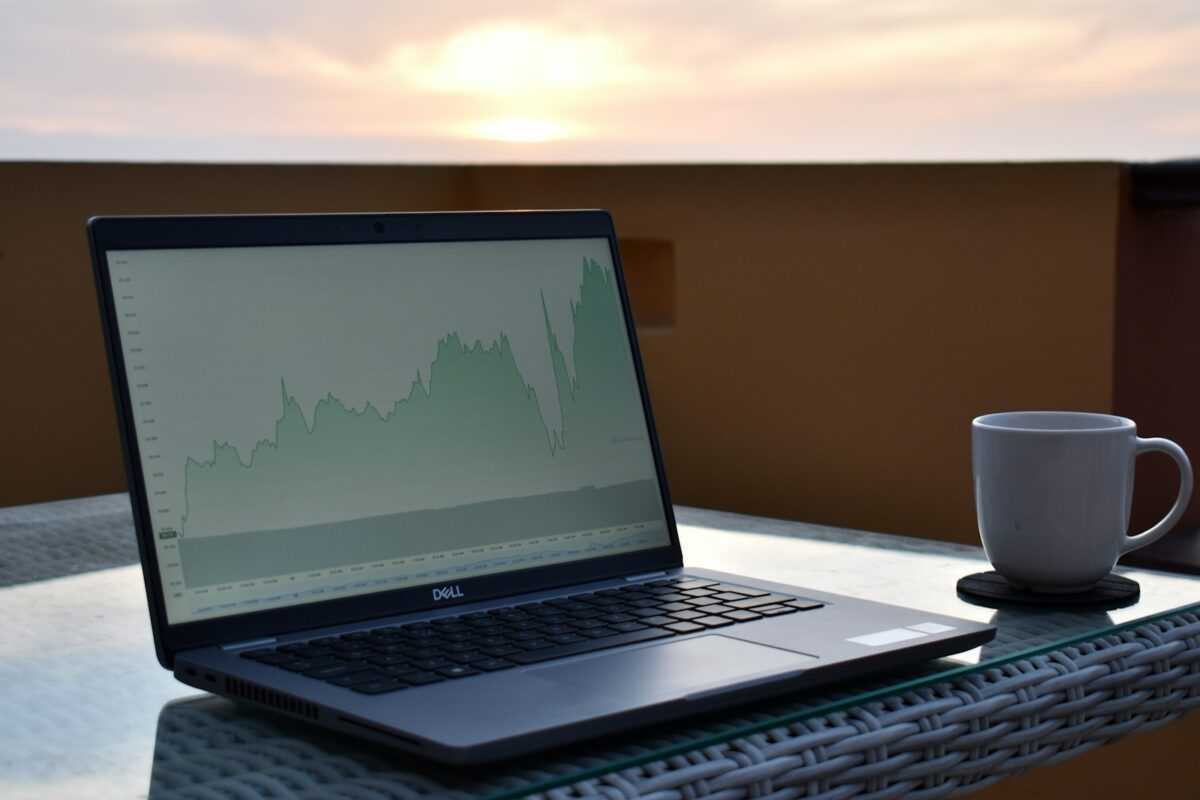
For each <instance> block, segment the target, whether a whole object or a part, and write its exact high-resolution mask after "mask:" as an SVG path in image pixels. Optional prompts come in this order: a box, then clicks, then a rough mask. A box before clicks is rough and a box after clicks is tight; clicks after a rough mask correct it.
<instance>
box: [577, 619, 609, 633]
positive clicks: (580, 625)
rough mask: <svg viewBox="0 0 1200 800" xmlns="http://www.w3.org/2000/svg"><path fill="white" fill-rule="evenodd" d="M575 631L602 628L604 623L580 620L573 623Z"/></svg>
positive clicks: (595, 620) (596, 620) (594, 620)
mask: <svg viewBox="0 0 1200 800" xmlns="http://www.w3.org/2000/svg"><path fill="white" fill-rule="evenodd" d="M573 626H574V627H575V628H576V629H577V630H581V631H586V630H587V629H588V628H603V627H604V622H603V621H602V620H599V619H581V620H577V621H576V622H575V623H573Z"/></svg>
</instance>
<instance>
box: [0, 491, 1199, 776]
mask: <svg viewBox="0 0 1200 800" xmlns="http://www.w3.org/2000/svg"><path fill="white" fill-rule="evenodd" d="M107 502H109V503H110V504H111V502H112V501H111V499H109V500H108V501H107ZM3 513H4V512H0V523H2V521H3ZM678 513H679V521H680V525H681V538H682V542H683V546H684V553H685V557H686V559H687V561H688V562H689V564H691V565H694V566H698V567H710V568H715V569H721V570H727V571H730V572H736V573H743V574H753V575H758V576H761V577H763V578H764V579H768V580H777V581H781V582H785V583H792V584H796V585H799V586H804V587H809V588H813V589H818V590H826V591H831V592H838V593H844V594H849V595H856V596H860V597H866V598H870V599H873V600H880V601H883V602H893V603H896V604H902V605H907V606H912V607H916V608H921V609H925V610H928V611H932V612H938V613H945V614H950V615H954V616H961V617H966V618H969V619H974V620H979V621H983V622H987V621H991V622H993V623H995V624H996V625H997V626H998V627H999V632H998V635H997V637H996V639H995V640H994V641H993V642H990V643H989V644H988V645H987V646H986V647H984V648H978V649H976V650H973V651H970V652H967V653H963V654H959V655H956V656H954V657H952V658H947V659H942V660H940V661H936V662H931V663H927V664H923V665H920V666H918V667H915V668H911V669H908V670H906V671H903V672H890V673H888V674H886V675H882V676H876V677H875V678H872V679H870V680H864V681H857V682H854V683H849V684H841V685H836V686H833V687H830V688H828V689H825V690H821V691H819V692H810V693H805V694H800V695H791V696H779V697H775V698H772V699H771V700H769V701H765V702H761V703H758V704H756V705H754V706H750V707H742V708H738V709H734V710H732V711H726V712H723V713H720V714H717V715H714V716H711V717H708V718H700V719H689V720H686V721H684V722H682V723H674V724H672V725H669V726H663V727H661V728H657V729H653V728H652V729H642V730H639V731H635V732H633V733H630V734H626V735H623V736H620V737H613V738H610V739H607V740H602V741H594V742H590V743H586V744H583V745H579V746H575V747H571V748H569V749H564V750H560V751H555V752H550V753H545V754H542V755H540V756H538V757H536V758H530V759H526V760H524V761H520V762H508V763H502V764H497V765H493V766H491V767H489V768H486V769H482V770H476V771H474V772H464V771H462V770H457V771H454V772H445V771H442V770H439V769H437V768H435V767H432V766H430V765H429V764H427V763H419V762H415V761H413V760H411V759H407V758H405V757H403V756H400V755H398V754H396V753H394V752H391V751H388V750H385V749H382V748H378V747H375V746H373V745H367V744H362V743H359V742H356V741H351V740H347V739H344V738H341V737H337V736H335V735H332V734H327V733H325V732H323V731H321V730H319V729H317V728H314V727H312V726H309V725H306V724H304V723H301V722H294V721H291V720H288V719H284V718H282V717H279V716H275V715H273V714H270V713H266V712H260V711H257V710H253V709H248V708H245V707H241V706H238V705H235V704H233V703H231V702H228V701H225V700H222V699H218V698H214V697H204V696H202V697H194V693H193V692H192V691H191V690H190V689H189V688H188V687H185V686H182V685H180V684H178V683H176V682H174V680H173V679H172V678H171V677H170V675H169V674H168V673H167V672H165V671H164V670H162V669H161V668H160V667H159V666H158V665H157V663H156V662H155V661H154V655H153V648H152V644H151V640H150V632H149V623H148V620H147V616H146V609H145V600H144V596H143V594H142V586H141V577H140V574H139V571H138V568H137V567H122V568H117V569H108V570H102V571H98V572H92V573H87V574H81V575H75V576H71V577H64V578H59V579H54V580H43V581H39V582H32V583H25V584H22V585H17V586H11V587H9V588H5V589H0V608H2V609H3V612H4V615H5V617H6V620H7V625H8V626H11V627H8V628H7V629H6V635H5V637H4V639H3V641H0V713H3V714H4V715H5V718H6V720H8V721H9V723H10V724H8V725H6V726H4V727H3V728H2V729H0V754H2V755H0V758H2V759H3V760H4V764H3V769H2V770H0V796H4V797H44V796H51V795H54V794H75V795H80V796H82V795H89V796H106V797H133V796H140V795H143V794H144V793H145V792H146V788H147V784H148V783H149V787H150V792H151V796H152V797H276V796H296V797H317V796H321V797H327V796H330V795H331V794H333V795H334V796H343V797H453V796H461V797H492V798H499V797H518V796H524V795H526V794H529V793H534V792H542V791H546V790H549V789H550V788H552V787H554V786H565V785H569V784H574V783H576V782H578V781H580V780H584V779H587V778H592V777H595V776H600V775H605V774H607V773H611V772H612V771H614V770H619V769H625V768H629V767H632V766H634V765H639V764H645V763H649V762H656V761H659V760H662V759H668V760H669V759H670V757H672V756H676V755H678V754H688V753H694V752H695V751H697V750H698V749H702V748H707V747H710V746H713V745H716V744H718V743H722V742H726V741H728V740H730V739H733V738H736V737H745V736H750V735H751V734H754V733H755V732H760V731H767V730H773V729H776V728H778V727H779V726H781V725H784V724H790V723H794V722H796V721H797V720H805V719H809V718H813V717H815V716H816V715H820V714H827V713H830V712H832V711H837V710H854V709H857V708H861V707H862V706H863V704H865V703H867V702H868V701H871V700H873V699H879V698H887V697H892V696H895V695H898V694H900V693H901V692H909V693H910V694H911V692H912V690H914V689H917V690H919V691H918V693H920V692H924V691H927V690H924V689H920V687H925V686H932V685H934V684H941V683H944V682H946V681H948V680H950V679H954V678H957V677H961V676H964V675H970V674H976V673H978V672H980V671H981V670H986V669H987V668H990V667H994V666H996V665H1000V664H1010V663H1014V662H1016V661H1018V660H1021V659H1026V658H1029V657H1031V656H1033V655H1034V654H1036V653H1041V652H1047V651H1056V650H1057V649H1058V648H1061V647H1063V646H1065V645H1066V644H1068V643H1070V642H1076V641H1086V640H1094V639H1097V638H1098V637H1101V636H1103V635H1105V634H1107V633H1111V632H1113V631H1115V630H1119V629H1121V628H1128V627H1130V626H1133V625H1140V624H1143V623H1145V622H1146V621H1147V620H1150V619H1154V618H1159V617H1165V616H1167V615H1169V614H1171V613H1173V612H1176V611H1178V610H1181V609H1186V608H1189V607H1191V606H1193V605H1195V604H1197V603H1200V580H1198V579H1195V578H1189V577H1186V576H1175V575H1168V574H1164V573H1156V572H1151V571H1146V570H1127V569H1122V570H1120V571H1121V573H1122V574H1125V575H1127V576H1129V577H1132V578H1134V579H1135V580H1137V581H1139V583H1140V584H1141V588H1142V594H1141V598H1140V599H1139V601H1138V602H1137V603H1136V604H1134V605H1132V606H1129V607H1126V608H1118V609H1112V610H1108V611H1068V610H1057V611H1055V610H1049V611H1048V610H1039V609H1030V608H1011V609H1004V610H993V609H990V608H984V607H980V606H975V605H971V604H969V603H966V602H964V601H963V600H961V599H959V597H958V596H957V595H956V593H955V589H954V585H955V582H956V580H957V579H958V578H959V577H961V576H962V575H964V574H967V573H970V572H978V571H980V570H983V569H986V567H987V565H986V562H985V561H984V559H983V555H982V552H981V551H980V550H979V549H978V548H972V547H965V546H960V545H952V544H943V543H937V542H929V541H924V540H918V539H907V538H902V537H894V536H885V535H879V534H870V533H861V532H854V531H846V530H840V529H832V528H825V527H821V526H813V525H804V524H798V523H790V522H781V521H774V520H764V519H759V518H752V517H746V516H741V515H735V514H727V513H722V512H712V511H701V510H694V509H679V511H678ZM87 519H88V516H87V514H77V515H75V516H73V517H72V518H71V519H70V520H66V521H64V520H61V519H60V520H58V522H57V523H56V524H58V525H62V524H67V525H77V526H78V535H79V536H80V537H86V536H87V530H88V523H87ZM931 696H932V695H931ZM689 758H692V756H689ZM697 758H698V757H697ZM335 787H337V793H336V794H335V793H334V788H335Z"/></svg>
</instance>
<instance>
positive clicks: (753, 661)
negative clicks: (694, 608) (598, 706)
mask: <svg viewBox="0 0 1200 800" xmlns="http://www.w3.org/2000/svg"><path fill="white" fill-rule="evenodd" d="M817 660H818V659H817V658H816V657H814V656H810V655H807V654H805V653H797V652H793V651H791V650H781V649H779V648H777V647H769V646H767V645H762V644H755V643H753V642H747V641H743V640H741V639H731V638H727V637H725V636H720V635H709V636H699V637H696V638H693V639H680V640H676V641H671V642H664V643H663V644H658V645H651V646H649V647H643V648H641V649H638V650H626V651H621V652H615V653H598V654H596V655H594V656H590V657H586V658H582V659H579V660H574V661H570V662H566V663H563V664H551V665H548V666H544V667H534V668H532V669H530V670H528V671H527V673H526V674H527V675H529V676H531V677H537V678H539V679H541V680H544V681H549V682H550V683H553V684H555V685H556V686H557V687H562V688H569V689H571V690H572V694H573V696H575V697H578V698H579V700H580V702H581V703H588V702H589V701H590V702H595V701H596V699H598V698H602V699H603V700H604V701H605V702H606V704H612V703H613V701H614V700H615V701H617V703H618V704H619V705H621V706H624V705H626V704H630V705H641V704H645V703H655V702H662V701H665V700H676V699H679V698H686V697H688V696H689V695H701V694H705V693H707V692H708V691H710V690H712V689H717V688H720V689H728V688H730V687H731V686H734V685H737V684H740V683H749V682H752V681H754V680H755V679H757V678H768V677H777V676H779V675H780V674H782V673H786V672H792V671H798V670H802V669H804V668H806V667H809V666H812V665H813V664H814V662H816V661H817Z"/></svg>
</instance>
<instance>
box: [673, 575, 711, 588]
mask: <svg viewBox="0 0 1200 800" xmlns="http://www.w3.org/2000/svg"><path fill="white" fill-rule="evenodd" d="M672 583H674V584H675V588H676V589H703V588H704V587H705V586H712V585H714V584H715V583H716V581H706V580H701V579H699V578H688V577H686V576H684V577H682V578H676V579H675V580H674V581H672Z"/></svg>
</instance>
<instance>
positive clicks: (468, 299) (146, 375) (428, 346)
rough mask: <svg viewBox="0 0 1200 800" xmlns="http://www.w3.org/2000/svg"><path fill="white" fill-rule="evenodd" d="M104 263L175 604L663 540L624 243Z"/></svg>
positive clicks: (414, 579) (329, 590)
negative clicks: (627, 296) (633, 344)
mask: <svg viewBox="0 0 1200 800" xmlns="http://www.w3.org/2000/svg"><path fill="white" fill-rule="evenodd" d="M108 263H109V271H110V273H111V279H112V289H113V299H114V305H115V316H116V319H117V327H118V330H119V347H120V348H121V350H122V353H123V357H124V363H125V374H126V380H127V381H128V384H129V385H128V390H129V397H130V401H131V409H132V415H133V419H134V426H135V434H136V437H137V441H138V451H139V452H138V456H139V458H140V462H141V469H142V473H143V478H144V482H145V492H146V496H147V499H148V503H149V510H150V516H151V520H152V524H153V530H154V541H155V545H156V547H157V550H158V552H157V555H158V565H159V569H160V572H161V579H162V586H163V591H164V595H165V602H166V611H167V619H168V622H170V623H172V624H175V623H182V622H192V621H196V620H201V619H211V618H216V617H222V616H227V615H233V614H243V613H247V612H253V611H261V610H266V609H272V608H281V607H284V606H291V605H297V604H302V603H310V602H316V601H322V600H331V599H335V598H339V597H347V596H351V595H356V594H363V593H367V592H377V591H385V590H390V589H399V588H405V587H412V586H420V585H425V584H440V583H445V582H447V581H453V580H454V579H457V578H465V577H469V576H478V575H485V574H490V573H498V572H505V571H509V570H518V569H526V568H531V567H538V566H546V565H550V564H555V563H563V562H568V561H576V560H583V559H588V558H595V557H601V556H609V555H615V554H618V553H625V552H631V551H635V550H642V549H649V548H658V547H663V546H666V545H667V544H669V541H670V538H669V531H668V526H667V521H666V518H665V514H664V509H663V506H662V499H661V494H660V491H659V486H658V479H657V473H656V471H655V463H654V458H653V452H652V449H651V444H650V439H649V436H648V432H647V425H646V418H645V412H644V409H643V406H642V402H641V397H640V394H639V391H638V384H637V377H636V371H635V368H634V364H633V360H632V356H631V352H630V340H629V336H628V334H627V332H626V322H625V318H624V312H623V310H622V304H621V299H620V295H619V292H618V288H617V284H616V279H615V276H614V274H613V260H612V254H611V252H610V249H609V243H608V240H607V239H603V238H596V239H542V240H518V241H479V242H440V243H411V244H394V243H393V244H353V245H321V246H286V247H229V248H212V249H170V250H126V251H110V252H109V254H108Z"/></svg>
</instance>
